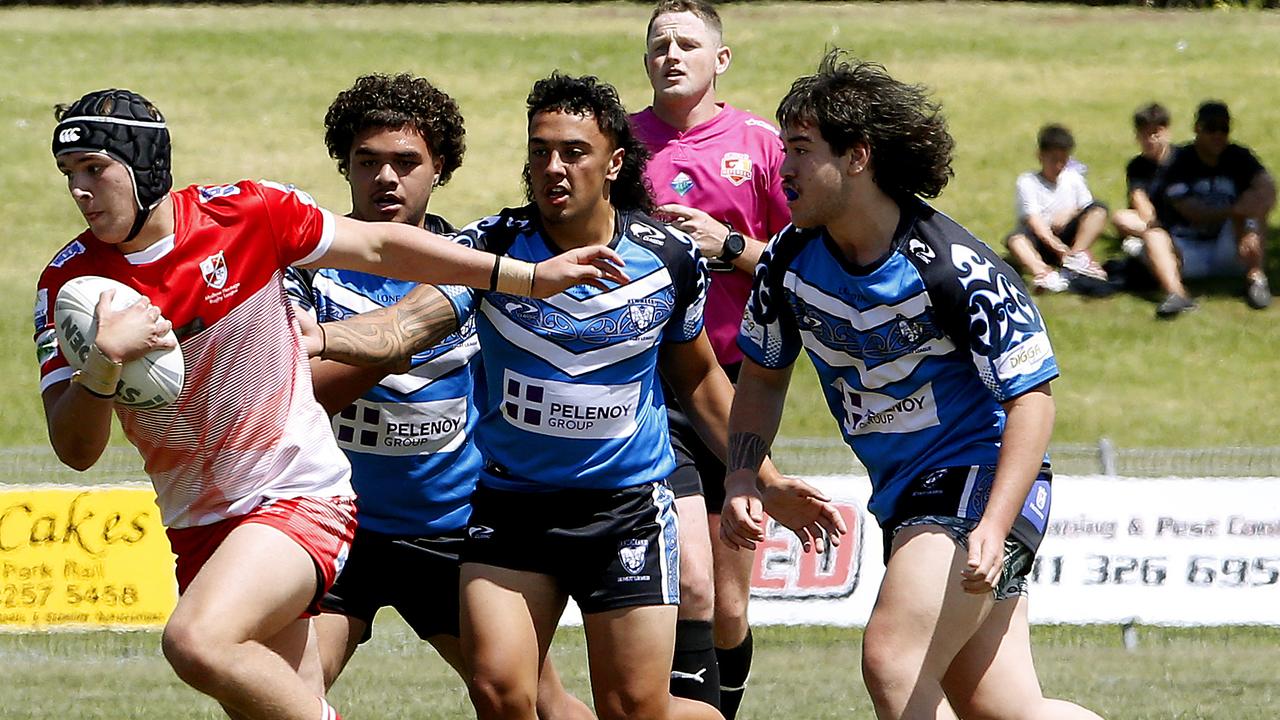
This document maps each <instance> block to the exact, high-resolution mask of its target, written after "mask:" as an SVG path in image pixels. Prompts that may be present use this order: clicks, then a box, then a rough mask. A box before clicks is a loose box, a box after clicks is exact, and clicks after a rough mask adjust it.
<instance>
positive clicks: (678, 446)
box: [662, 363, 742, 514]
mask: <svg viewBox="0 0 1280 720" xmlns="http://www.w3.org/2000/svg"><path fill="white" fill-rule="evenodd" d="M741 368H742V363H734V364H732V365H725V366H723V369H724V372H725V374H726V375H728V376H729V380H730V381H731V382H737V381H738V371H739V370H740V369H741ZM662 392H663V395H664V396H665V397H666V401H667V426H668V427H669V428H670V431H671V450H672V451H673V452H675V455H676V469H675V471H674V472H672V473H671V476H670V478H668V480H667V482H669V483H670V484H671V491H672V492H673V493H675V495H676V497H677V498H682V497H689V496H691V495H701V496H702V497H703V500H704V501H705V502H706V506H707V512H709V513H716V514H718V513H719V512H720V510H721V509H722V508H724V497H725V492H724V476H725V474H726V472H727V471H726V469H725V466H724V463H722V462H720V458H718V457H716V454H715V453H713V452H711V448H709V447H707V445H706V443H704V442H702V438H701V436H699V435H698V431H697V430H695V429H694V427H693V423H692V422H690V421H689V417H688V416H687V415H685V414H684V410H682V409H681V408H680V404H679V402H678V401H676V399H675V394H674V393H673V392H672V391H671V388H670V386H668V385H667V384H666V382H665V381H663V385H662Z"/></svg>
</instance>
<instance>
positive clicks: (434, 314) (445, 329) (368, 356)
mask: <svg viewBox="0 0 1280 720" xmlns="http://www.w3.org/2000/svg"><path fill="white" fill-rule="evenodd" d="M323 327H324V350H323V351H321V353H320V357H322V358H323V359H325V360H336V361H338V362H342V363H346V364H348V365H356V366H359V367H369V366H383V365H388V366H393V367H399V368H404V369H407V368H408V365H409V360H410V358H412V357H413V354H414V353H416V352H418V351H420V350H423V349H424V348H428V347H431V346H432V345H435V344H436V343H438V342H440V341H441V340H443V339H444V338H445V337H447V336H448V335H449V333H451V332H454V331H455V330H457V329H458V317H457V315H456V314H455V313H454V310H453V304H452V303H450V302H449V300H448V298H446V297H445V295H444V293H443V292H441V291H440V290H439V289H438V288H436V287H434V286H432V285H419V286H418V287H416V288H414V289H413V290H411V291H409V294H407V295H405V296H404V298H402V299H401V300H400V302H397V303H396V304H395V305H392V306H390V307H386V308H380V309H378V310H371V311H369V312H366V313H361V314H359V315H356V316H354V317H350V318H347V319H346V320H342V321H340V322H332V323H325V324H324V326H323Z"/></svg>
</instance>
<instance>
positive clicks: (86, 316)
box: [53, 275, 186, 410]
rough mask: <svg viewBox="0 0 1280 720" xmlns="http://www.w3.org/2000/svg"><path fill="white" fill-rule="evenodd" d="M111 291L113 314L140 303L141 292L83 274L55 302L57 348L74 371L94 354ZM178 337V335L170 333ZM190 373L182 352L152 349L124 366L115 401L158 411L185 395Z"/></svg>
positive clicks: (126, 405) (54, 315)
mask: <svg viewBox="0 0 1280 720" xmlns="http://www.w3.org/2000/svg"><path fill="white" fill-rule="evenodd" d="M106 290H115V291H116V294H115V297H114V298H113V299H112V301H111V309H112V310H123V309H125V308H127V307H129V306H130V305H132V304H134V303H135V302H137V301H138V299H139V298H140V297H142V296H141V295H139V294H138V291H137V290H134V289H133V288H131V287H129V286H128V285H125V284H124V283H121V282H117V281H115V280H112V279H110V278H104V277H98V276H97V275H84V276H81V277H77V278H73V279H71V280H68V281H67V283H66V284H65V285H63V286H62V289H61V290H59V291H58V298H57V300H56V301H54V304H53V322H54V324H55V325H56V330H57V335H58V347H59V348H61V350H62V354H63V355H64V356H66V358H67V362H68V363H70V365H71V367H73V368H75V369H76V370H80V369H82V368H83V367H84V361H85V358H87V357H88V355H89V346H90V345H91V344H92V343H93V340H94V338H96V337H97V336H98V321H97V319H96V318H95V317H94V308H96V307H97V306H98V300H99V298H100V297H101V296H102V293H103V292H104V291H106ZM169 337H170V338H173V337H174V334H173V331H172V330H170V331H169ZM185 378H186V372H185V370H184V369H183V365H182V348H180V347H178V346H177V345H175V346H174V347H173V349H171V350H152V351H151V352H149V353H147V354H146V355H143V356H142V357H140V358H138V359H136V360H130V361H129V362H127V363H125V364H124V372H123V373H122V374H121V375H120V384H119V385H118V386H117V388H116V397H115V401H116V402H117V403H119V404H121V405H124V406H125V407H129V408H133V409H134V410H154V409H156V408H162V407H164V406H165V405H168V404H169V403H171V402H173V401H174V399H176V398H177V397H178V393H180V392H182V383H183V380H184V379H185Z"/></svg>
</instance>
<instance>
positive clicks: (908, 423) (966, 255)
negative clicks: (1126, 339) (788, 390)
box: [738, 200, 1058, 524]
mask: <svg viewBox="0 0 1280 720" xmlns="http://www.w3.org/2000/svg"><path fill="white" fill-rule="evenodd" d="M738 343H739V346H740V347H741V348H742V351H743V352H744V353H746V355H747V356H748V357H750V358H751V359H752V360H753V361H755V362H756V363H759V364H760V365H763V366H764V367H767V368H774V369H780V368H785V367H788V366H790V365H791V364H792V363H793V362H795V360H796V358H797V356H798V355H799V353H800V349H801V347H803V348H804V349H805V350H807V351H808V353H809V357H810V358H811V359H812V360H813V364H814V366H815V367H816V369H817V371H818V377H819V378H820V380H821V382H822V389H823V393H824V394H825V395H826V399H827V405H828V406H829V407H830V409H831V412H832V414H833V415H834V416H835V418H836V421H837V423H838V424H839V426H840V432H841V434H842V435H843V436H844V440H845V442H846V443H848V445H849V447H851V448H852V449H853V451H854V453H855V454H857V456H858V459H859V460H861V461H862V463H863V464H864V465H865V466H866V467H867V471H868V472H869V473H870V475H871V483H872V496H871V502H870V505H869V509H870V510H871V512H872V513H873V514H874V515H875V516H876V518H877V519H878V520H879V521H880V522H881V523H882V524H883V523H886V522H887V521H889V520H890V519H892V518H894V516H895V513H894V510H895V507H896V505H897V504H898V501H899V496H900V495H901V494H902V493H903V490H904V488H905V487H906V485H907V484H908V483H909V482H910V481H911V480H912V479H913V478H915V477H917V476H919V475H921V474H922V473H924V472H927V471H929V470H935V469H940V468H948V467H957V466H963V465H994V464H995V463H996V458H997V455H998V454H999V450H1000V434H1001V432H1002V431H1003V429H1004V420H1005V415H1004V410H1003V408H1002V407H1001V405H1000V403H1002V402H1005V401H1007V400H1010V399H1012V398H1014V397H1017V396H1018V395H1020V394H1022V393H1025V392H1027V391H1028V390H1031V389H1033V388H1035V387H1036V386H1038V385H1041V384H1043V383H1045V382H1048V381H1050V380H1052V379H1054V378H1055V377H1057V376H1058V365H1057V361H1056V360H1055V359H1054V355H1053V348H1052V347H1051V346H1050V344H1049V336H1048V334H1047V333H1046V332H1045V327H1044V322H1043V321H1042V320H1041V317H1040V313H1039V311H1037V310H1036V307H1035V305H1034V304H1032V302H1031V299H1030V298H1029V297H1028V295H1027V291H1026V287H1025V286H1024V285H1023V284H1022V280H1021V279H1020V278H1019V277H1018V275H1017V273H1015V272H1013V270H1012V269H1010V268H1009V266H1008V265H1006V264H1005V263H1004V261H1002V260H1001V259H1000V258H998V257H997V256H996V255H995V253H993V252H992V251H991V249H990V248H989V247H987V246H986V245H985V244H983V243H982V242H981V241H979V240H978V239H977V238H975V237H973V235H971V234H970V233H969V232H968V231H967V230H965V229H964V228H963V227H961V226H960V225H959V224H957V223H956V222H955V221H954V220H952V219H951V218H949V217H947V216H946V215H944V214H942V213H940V212H938V211H936V210H934V209H933V208H931V207H929V206H928V205H926V204H925V203H923V202H920V201H918V200H912V201H910V202H909V203H905V204H904V205H903V207H902V217H901V220H900V222H899V224H898V227H897V229H896V231H895V233H894V241H893V245H892V249H891V251H890V252H889V253H888V254H887V255H886V256H885V257H884V258H883V259H882V260H881V261H879V262H877V263H876V264H874V265H872V266H870V267H857V266H855V265H853V264H852V263H850V262H849V261H848V260H847V259H846V258H845V256H844V254H843V253H841V251H840V250H839V248H838V247H837V246H836V245H835V242H834V241H833V240H832V239H831V238H830V237H829V236H828V235H827V233H826V231H825V230H824V229H823V228H816V229H800V228H796V227H794V226H792V227H787V228H785V229H784V230H783V231H782V232H780V233H778V235H777V236H776V237H775V238H774V239H773V241H772V242H770V243H769V246H768V248H767V249H766V250H765V254H764V255H763V257H761V260H760V265H759V266H758V267H757V268H756V279H755V285H754V287H753V289H752V294H751V300H750V302H749V303H748V305H747V310H746V312H745V314H744V317H743V321H742V330H741V333H740V335H739V338H738Z"/></svg>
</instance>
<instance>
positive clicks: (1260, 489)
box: [0, 476, 1280, 631]
mask: <svg viewBox="0 0 1280 720" xmlns="http://www.w3.org/2000/svg"><path fill="white" fill-rule="evenodd" d="M806 480H807V481H808V482H811V483H813V484H814V485H816V486H818V487H819V488H821V489H822V490H824V491H825V492H827V493H828V494H829V495H830V496H831V497H832V498H833V500H834V501H835V502H836V504H837V506H838V507H839V509H840V512H841V514H842V515H843V516H844V519H845V522H846V524H847V525H848V526H849V535H848V536H847V537H845V539H844V541H843V542H842V543H841V544H840V545H839V546H837V547H833V548H830V549H829V550H828V551H827V552H826V553H823V554H821V555H817V554H813V553H809V554H805V553H802V552H801V551H800V545H799V542H798V541H797V540H796V539H795V536H794V535H792V534H791V532H790V531H788V530H787V529H786V528H783V527H781V526H779V525H777V524H776V523H773V522H770V523H769V527H768V536H767V538H766V539H765V541H764V542H762V543H761V544H760V546H759V548H758V550H757V552H756V555H755V562H754V565H753V569H752V581H751V587H752V601H751V606H750V617H751V621H752V623H755V624H760V625H768V624H820V625H845V626H849V625H858V626H861V625H865V624H866V621H867V618H868V617H869V616H870V613H871V608H872V606H873V605H874V603H875V598H876V593H877V591H878V589H879V586H880V582H881V580H882V579H883V577H884V560H883V553H884V550H883V548H884V545H883V539H882V533H881V530H880V527H879V526H878V525H877V524H876V522H875V518H873V517H871V515H870V514H869V513H868V512H867V510H866V503H867V499H868V496H869V494H870V484H869V482H868V481H867V478H865V477H857V476H819V477H810V478H806ZM1030 579H1031V582H1030V590H1031V598H1030V612H1031V620H1032V622H1035V623H1075V624H1081V623H1119V622H1127V621H1131V620H1132V621H1135V622H1140V623H1146V624H1164V625H1222V624H1251V623H1257V624H1268V625H1280V479H1222V478H1214V479H1188V478H1167V479H1128V478H1113V477H1057V478H1055V479H1054V481H1053V507H1052V513H1051V516H1050V519H1049V524H1048V529H1047V535H1046V537H1045V541H1044V544H1043V545H1042V546H1041V548H1040V552H1039V555H1038V557H1037V559H1036V562H1035V566H1034V568H1033V570H1032V573H1031V578H1030ZM176 600H177V592H176V587H175V583H174V579H173V556H172V554H171V553H170V551H169V543H168V540H167V538H166V537H165V535H164V529H163V527H162V526H161V525H160V520H159V513H158V511H157V509H156V507H155V500H154V494H153V493H152V491H151V489H150V487H149V486H146V485H142V484H138V485H131V486H112V487H107V486H102V487H85V488H77V487H62V486H59V487H54V486H46V487H34V486H25V485H19V486H12V485H11V486H0V631H4V630H9V631H32V630H53V629H80V628H85V627H91V628H157V627H160V626H162V625H163V624H164V622H165V620H166V619H167V618H168V616H169V613H170V612H171V611H172V610H173V606H174V604H175V602H176ZM564 622H565V623H569V624H577V623H580V622H581V616H580V615H579V614H578V612H577V609H576V608H575V607H574V606H573V604H572V603H570V607H569V609H568V610H567V611H566V613H565V617H564Z"/></svg>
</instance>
